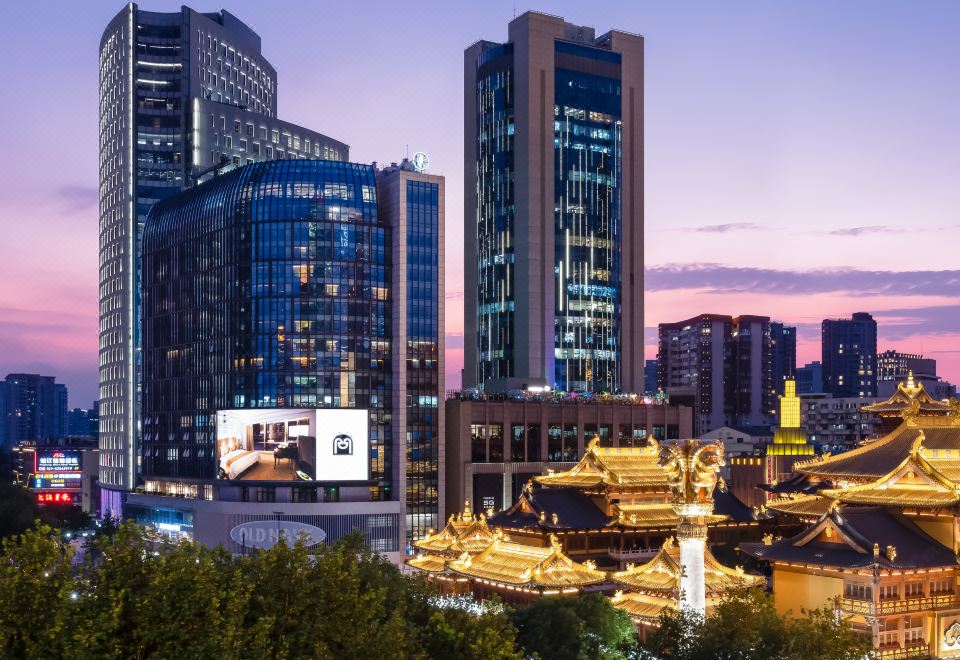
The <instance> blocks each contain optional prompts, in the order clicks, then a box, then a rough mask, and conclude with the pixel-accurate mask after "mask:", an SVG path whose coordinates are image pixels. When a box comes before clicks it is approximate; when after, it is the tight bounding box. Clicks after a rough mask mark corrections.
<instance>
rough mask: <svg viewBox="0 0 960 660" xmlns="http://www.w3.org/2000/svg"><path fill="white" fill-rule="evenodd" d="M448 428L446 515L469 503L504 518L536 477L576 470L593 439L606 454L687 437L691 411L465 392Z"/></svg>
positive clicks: (449, 412) (632, 401)
mask: <svg viewBox="0 0 960 660" xmlns="http://www.w3.org/2000/svg"><path fill="white" fill-rule="evenodd" d="M446 425H447V432H446V500H447V507H446V508H447V511H456V510H457V509H458V508H460V507H462V506H463V502H464V501H470V502H471V503H472V505H473V506H474V508H475V510H477V511H486V510H487V509H490V508H493V509H494V510H495V511H499V510H500V509H502V508H504V507H506V506H508V505H509V503H510V502H512V501H514V500H515V499H516V498H517V497H519V495H520V492H521V490H522V489H523V486H524V484H525V483H526V482H527V481H528V480H529V479H530V478H531V477H532V476H536V475H542V474H545V473H546V471H547V470H548V469H553V470H565V469H568V468H570V467H572V466H573V465H574V464H575V463H576V462H577V461H578V460H579V459H580V458H581V457H582V456H583V453H584V450H585V447H586V446H587V445H588V444H589V443H590V441H591V440H592V439H593V437H594V436H598V437H599V444H600V446H602V447H636V446H645V445H646V444H647V439H648V438H656V439H657V440H661V441H662V440H677V439H680V438H689V437H690V436H691V431H692V415H691V410H690V409H689V408H687V407H681V406H675V405H662V404H658V403H654V402H652V401H651V400H650V399H644V398H643V397H639V396H637V395H625V394H624V395H617V396H607V397H583V396H580V395H573V394H560V393H554V392H547V393H541V394H536V393H529V392H526V393H517V394H514V395H481V394H476V393H475V391H474V392H471V391H469V390H466V391H464V392H459V393H457V394H455V395H453V396H452V397H450V398H448V399H447V402H446ZM458 503H459V505H458Z"/></svg>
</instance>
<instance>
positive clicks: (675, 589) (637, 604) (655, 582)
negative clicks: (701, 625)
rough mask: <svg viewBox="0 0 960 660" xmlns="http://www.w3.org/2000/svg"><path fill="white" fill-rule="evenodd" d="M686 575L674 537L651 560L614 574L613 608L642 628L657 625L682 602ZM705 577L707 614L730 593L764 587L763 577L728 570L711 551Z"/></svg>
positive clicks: (738, 569) (707, 553) (705, 563)
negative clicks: (682, 587)
mask: <svg viewBox="0 0 960 660" xmlns="http://www.w3.org/2000/svg"><path fill="white" fill-rule="evenodd" d="M682 573H683V571H682V570H681V566H680V547H679V546H678V545H677V544H676V543H675V542H674V540H673V537H670V538H668V539H667V540H666V541H664V543H663V546H662V547H661V548H660V551H659V552H658V553H657V554H656V555H655V556H654V557H653V559H651V560H650V561H648V562H646V563H644V564H627V568H626V570H623V571H617V572H616V573H613V574H611V575H610V578H611V579H612V580H613V581H614V582H615V583H616V584H617V585H618V587H619V590H618V591H617V592H616V593H615V594H614V596H613V605H614V607H617V608H619V609H622V610H623V611H625V612H626V613H627V614H629V615H630V618H631V619H633V622H634V623H635V624H637V626H638V627H640V626H650V625H656V624H657V620H658V619H659V618H660V615H661V614H662V613H663V611H664V610H665V609H676V607H677V603H678V602H680V591H681V577H682ZM703 578H704V595H705V598H706V611H707V614H709V613H710V612H711V611H712V610H713V608H714V606H715V605H716V604H717V603H718V602H719V601H720V599H721V598H723V596H724V594H725V593H727V592H728V591H731V590H734V589H744V588H749V587H760V586H763V584H764V578H763V577H762V576H760V575H750V574H748V573H745V572H744V571H743V568H742V567H741V566H737V567H736V568H728V567H726V566H724V565H723V564H721V563H720V562H719V561H717V559H716V557H714V556H713V553H711V552H710V551H709V550H706V551H705V552H704V555H703ZM641 630H642V628H641Z"/></svg>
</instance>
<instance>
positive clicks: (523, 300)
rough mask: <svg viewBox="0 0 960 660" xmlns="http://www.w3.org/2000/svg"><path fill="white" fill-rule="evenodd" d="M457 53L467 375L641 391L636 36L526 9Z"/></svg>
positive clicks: (490, 388)
mask: <svg viewBox="0 0 960 660" xmlns="http://www.w3.org/2000/svg"><path fill="white" fill-rule="evenodd" d="M508 32H509V34H508V39H507V41H506V42H505V43H493V42H489V41H478V42H477V43H475V44H474V45H472V46H470V47H469V48H467V49H466V51H465V52H464V126H465V130H464V180H465V181H466V184H467V185H465V186H464V207H465V209H466V213H465V214H464V223H465V224H464V248H465V253H466V255H467V259H466V260H465V273H464V373H463V384H464V385H465V386H468V387H474V386H476V387H479V388H481V389H483V390H484V391H487V392H498V391H507V390H510V389H523V388H524V387H526V386H538V387H539V386H549V387H554V388H559V389H561V390H568V391H587V392H597V393H599V392H618V391H631V392H638V391H641V390H642V389H643V380H642V379H643V153H644V146H643V38H642V37H640V36H638V35H634V34H628V33H626V32H621V31H617V30H612V31H610V32H607V33H606V34H603V35H600V36H596V33H595V31H594V29H593V28H591V27H584V26H580V25H572V24H570V23H566V22H564V21H563V19H562V18H559V17H556V16H550V15H547V14H542V13H537V12H526V13H524V14H522V15H520V16H518V17H517V18H515V19H513V20H512V21H511V22H510V25H509V30H508Z"/></svg>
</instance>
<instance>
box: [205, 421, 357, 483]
mask: <svg viewBox="0 0 960 660" xmlns="http://www.w3.org/2000/svg"><path fill="white" fill-rule="evenodd" d="M367 421H368V414H367V411H366V410H340V409H336V410H330V409H312V408H270V409H248V410H221V411H219V412H217V462H218V469H217V477H218V478H220V479H227V480H231V481H317V480H320V481H363V480H366V479H367V475H368V464H369V461H368V459H367V453H368V450H367V447H368V445H369V442H368V436H367V433H368V432H367Z"/></svg>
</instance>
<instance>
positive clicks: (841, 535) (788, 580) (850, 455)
mask: <svg viewBox="0 0 960 660" xmlns="http://www.w3.org/2000/svg"><path fill="white" fill-rule="evenodd" d="M911 380H912V379H910V380H908V382H907V383H905V384H902V385H901V386H900V387H899V388H898V390H897V392H896V393H894V395H893V396H892V397H891V398H890V399H889V400H887V401H884V402H880V403H877V404H871V406H870V408H871V409H872V410H871V411H872V412H875V413H877V414H881V415H884V416H886V418H887V419H895V420H896V421H897V422H898V424H897V426H896V428H894V429H893V430H891V431H889V432H888V433H886V434H885V435H883V436H882V437H880V438H878V439H874V440H869V441H867V442H865V443H864V444H862V445H861V446H860V447H858V448H856V449H854V450H852V451H849V452H846V453H843V454H839V455H836V456H829V455H828V456H825V457H818V458H814V459H811V460H807V461H804V462H801V463H797V464H795V466H794V467H795V469H796V470H797V471H798V472H799V473H801V475H803V477H804V478H805V479H806V480H807V483H809V484H813V485H816V486H818V487H817V488H816V489H810V488H808V489H807V490H808V491H809V492H807V493H799V494H793V495H789V496H785V497H781V498H778V499H775V500H772V501H771V502H770V503H769V504H768V506H767V509H768V510H769V511H770V512H771V513H772V514H774V515H786V516H792V517H794V518H796V519H799V520H801V521H805V522H806V525H805V527H804V528H803V529H802V531H800V532H799V533H797V534H794V535H792V536H789V537H787V538H777V539H774V538H772V537H770V536H767V537H765V538H764V540H763V542H762V543H743V544H741V550H743V551H744V552H745V553H746V554H748V555H750V556H752V557H754V558H756V559H758V560H761V561H764V562H768V563H769V565H770V568H771V570H772V575H773V592H774V599H775V601H776V604H777V608H778V609H779V610H781V611H786V610H793V611H794V612H798V611H799V610H800V609H801V608H808V609H809V608H815V607H824V606H830V607H836V608H837V609H838V611H839V612H840V613H841V614H842V615H844V616H845V617H847V618H848V619H849V620H850V622H851V624H852V625H853V626H854V628H855V629H856V630H859V631H860V632H861V633H862V634H864V635H867V636H869V637H870V639H871V640H872V643H873V646H874V649H875V650H876V653H877V655H878V657H882V658H908V657H909V658H913V657H935V658H957V657H960V591H958V577H960V563H958V560H957V552H958V550H960V403H958V402H957V401H956V400H951V401H950V402H949V403H946V402H938V401H935V400H933V399H932V398H931V397H929V395H927V393H926V392H925V391H924V390H923V386H922V384H914V383H912V382H910V381H911Z"/></svg>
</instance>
